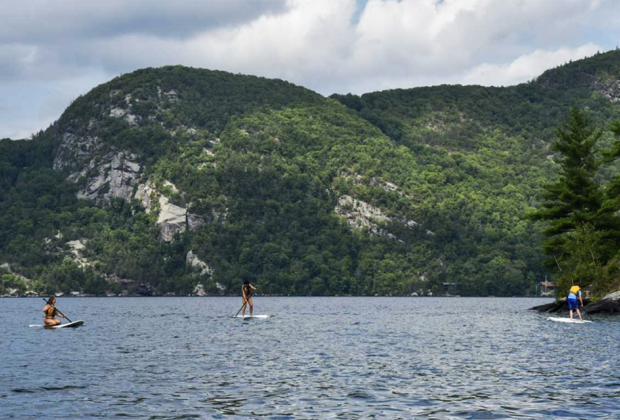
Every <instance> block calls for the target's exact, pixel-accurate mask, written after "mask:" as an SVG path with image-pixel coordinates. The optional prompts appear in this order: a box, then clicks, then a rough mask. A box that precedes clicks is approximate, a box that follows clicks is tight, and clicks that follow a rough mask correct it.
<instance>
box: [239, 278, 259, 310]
mask: <svg viewBox="0 0 620 420" xmlns="http://www.w3.org/2000/svg"><path fill="white" fill-rule="evenodd" d="M254 290H256V287H254V286H252V285H251V284H250V282H249V281H248V280H246V281H244V282H243V286H241V293H242V294H243V312H242V313H241V316H245V308H246V307H247V306H248V303H249V304H250V316H252V313H254V303H253V302H252V292H253V291H254Z"/></svg>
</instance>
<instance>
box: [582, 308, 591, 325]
mask: <svg viewBox="0 0 620 420" xmlns="http://www.w3.org/2000/svg"><path fill="white" fill-rule="evenodd" d="M581 312H583V313H584V314H586V315H588V318H589V319H590V321H592V322H594V320H593V319H592V316H591V315H590V314H589V313H587V312H586V308H584V307H583V306H582V307H581Z"/></svg>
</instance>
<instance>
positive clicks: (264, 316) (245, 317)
mask: <svg viewBox="0 0 620 420" xmlns="http://www.w3.org/2000/svg"><path fill="white" fill-rule="evenodd" d="M269 317H270V315H252V316H250V315H245V316H244V315H237V316H233V317H232V318H243V319H253V318H256V319H267V318H269Z"/></svg>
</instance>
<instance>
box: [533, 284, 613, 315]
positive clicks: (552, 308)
mask: <svg viewBox="0 0 620 420" xmlns="http://www.w3.org/2000/svg"><path fill="white" fill-rule="evenodd" d="M583 304H584V309H585V311H586V312H587V313H588V314H601V313H603V314H615V315H618V314H620V290H619V291H616V292H613V293H609V294H607V295H605V296H604V297H603V298H602V299H600V300H597V301H592V300H591V299H584V300H583ZM530 310H532V311H538V312H547V313H557V312H562V311H568V302H567V301H566V298H564V299H559V300H556V301H555V302H552V303H547V304H545V305H539V306H534V307H533V308H530Z"/></svg>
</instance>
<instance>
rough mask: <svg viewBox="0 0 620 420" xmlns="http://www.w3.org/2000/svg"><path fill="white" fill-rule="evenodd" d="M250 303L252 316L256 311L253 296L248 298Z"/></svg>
mask: <svg viewBox="0 0 620 420" xmlns="http://www.w3.org/2000/svg"><path fill="white" fill-rule="evenodd" d="M248 303H249V304H250V316H252V314H253V313H254V302H252V298H250V299H248Z"/></svg>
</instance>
